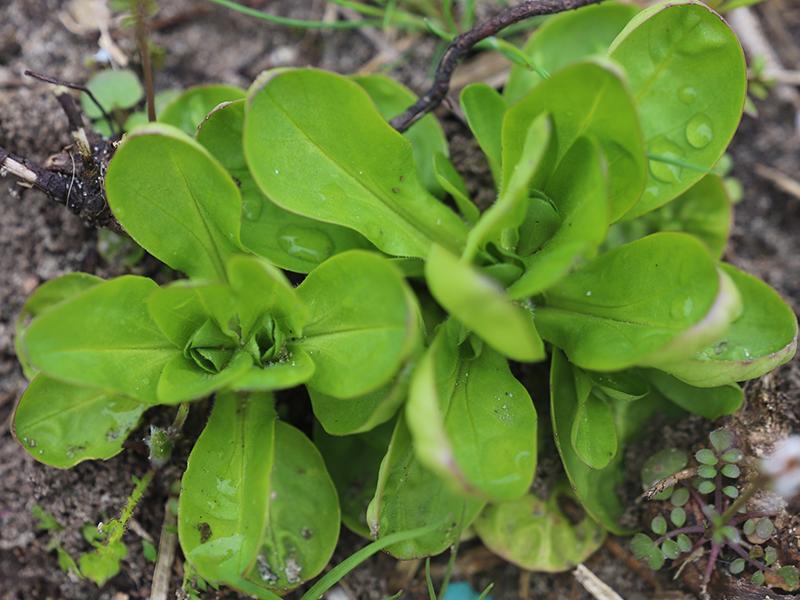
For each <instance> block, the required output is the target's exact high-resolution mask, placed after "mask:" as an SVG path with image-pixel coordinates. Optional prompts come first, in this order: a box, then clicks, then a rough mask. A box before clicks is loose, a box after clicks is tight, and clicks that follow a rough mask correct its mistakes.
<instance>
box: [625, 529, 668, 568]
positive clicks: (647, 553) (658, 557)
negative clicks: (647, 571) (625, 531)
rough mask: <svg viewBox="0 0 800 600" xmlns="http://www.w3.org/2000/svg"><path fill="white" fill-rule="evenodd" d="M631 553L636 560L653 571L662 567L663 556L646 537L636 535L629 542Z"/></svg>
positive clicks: (639, 534) (641, 534)
mask: <svg viewBox="0 0 800 600" xmlns="http://www.w3.org/2000/svg"><path fill="white" fill-rule="evenodd" d="M631 552H632V553H633V555H634V556H635V557H636V559H637V560H639V561H641V562H643V563H644V564H646V565H647V566H649V567H650V568H651V569H653V570H654V571H657V570H658V569H660V568H661V567H662V566H663V565H664V555H663V554H662V553H661V550H660V549H659V548H658V547H657V546H656V545H655V544H654V543H653V540H651V539H650V538H649V537H648V536H647V535H645V534H643V533H637V534H636V535H635V536H633V539H632V540H631Z"/></svg>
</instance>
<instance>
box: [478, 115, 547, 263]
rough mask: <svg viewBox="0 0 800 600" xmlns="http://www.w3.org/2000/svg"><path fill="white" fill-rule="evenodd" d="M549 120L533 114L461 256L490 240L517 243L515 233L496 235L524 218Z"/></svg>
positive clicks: (503, 244)
mask: <svg viewBox="0 0 800 600" xmlns="http://www.w3.org/2000/svg"><path fill="white" fill-rule="evenodd" d="M550 128H551V125H550V122H549V121H548V118H547V115H546V114H541V115H539V116H538V117H536V118H535V119H534V120H533V121H532V122H531V123H530V126H529V127H528V131H527V133H526V135H525V141H524V145H523V147H522V152H521V154H520V155H519V156H518V157H517V159H518V161H517V163H516V164H515V165H514V168H513V169H511V170H510V171H509V176H508V177H507V178H506V179H504V180H503V182H502V183H503V185H502V188H501V190H500V196H499V197H498V199H497V202H495V203H494V205H492V207H491V208H489V209H488V210H487V211H486V212H485V213H484V214H483V215H482V216H481V218H480V220H479V221H478V223H477V225H476V226H475V228H474V229H473V230H472V231H470V233H469V236H468V237H467V247H466V249H465V250H464V258H465V259H466V260H468V261H472V260H474V258H475V255H476V254H477V252H478V249H480V248H483V247H484V246H486V244H487V243H488V242H490V241H495V242H497V243H498V246H499V247H500V248H503V249H504V250H508V251H513V250H514V249H515V247H516V245H517V236H516V234H515V232H514V233H513V234H512V235H513V237H511V238H510V239H508V234H506V235H500V234H501V232H503V233H506V232H504V231H503V230H507V229H511V230H513V229H516V228H517V227H519V226H520V224H521V223H522V221H523V219H524V218H525V212H526V204H527V200H528V196H529V195H530V192H529V186H530V182H531V178H532V177H533V176H534V174H535V173H536V171H537V169H538V168H539V166H540V164H541V162H542V159H543V157H544V152H545V150H546V149H547V144H548V142H549V141H550Z"/></svg>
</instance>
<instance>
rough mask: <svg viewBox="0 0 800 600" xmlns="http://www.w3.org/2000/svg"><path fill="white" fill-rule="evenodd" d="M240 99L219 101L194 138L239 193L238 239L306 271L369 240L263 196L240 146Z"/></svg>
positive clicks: (288, 266)
mask: <svg viewBox="0 0 800 600" xmlns="http://www.w3.org/2000/svg"><path fill="white" fill-rule="evenodd" d="M244 110H245V101H244V100H240V101H236V102H231V103H229V104H223V105H221V106H218V107H217V108H216V109H214V111H213V112H211V114H209V115H208V116H207V117H206V118H205V120H204V121H203V123H202V124H201V126H200V129H199V130H198V131H197V141H198V142H199V143H201V144H202V145H203V146H205V147H206V148H208V151H209V152H211V154H213V155H214V157H215V158H216V159H217V160H219V162H220V164H221V165H222V166H223V167H225V168H226V169H227V170H228V172H229V173H230V174H231V176H233V177H234V178H235V179H236V181H237V182H238V184H239V191H240V192H241V194H242V229H241V236H242V245H243V246H244V247H245V248H247V249H248V250H250V251H251V252H254V253H255V254H258V255H259V256H262V257H264V258H266V259H267V260H269V261H270V262H271V263H272V264H274V265H276V266H278V267H280V268H282V269H287V270H289V271H295V272H297V273H308V272H309V271H311V270H312V269H313V268H314V267H316V266H317V265H318V264H320V263H322V262H323V261H325V260H326V259H327V258H329V257H330V256H333V255H334V254H338V253H340V252H344V251H345V250H351V249H354V248H371V247H372V245H371V244H370V243H369V242H368V241H367V240H366V239H365V238H364V236H362V235H360V234H358V233H357V232H355V231H353V230H352V229H348V228H346V227H340V226H339V225H332V224H331V223H324V222H322V221H315V220H314V219H309V218H307V217H303V216H301V215H297V214H295V213H293V212H289V211H288V210H285V209H283V208H281V207H280V206H278V205H277V204H275V203H274V202H272V201H271V200H270V199H269V198H267V197H266V196H265V195H264V194H263V193H262V192H261V190H260V189H259V188H258V186H257V185H256V182H255V181H254V180H253V176H252V175H251V174H250V170H249V169H248V168H247V162H246V161H245V158H244V148H243V147H242V130H243V128H244Z"/></svg>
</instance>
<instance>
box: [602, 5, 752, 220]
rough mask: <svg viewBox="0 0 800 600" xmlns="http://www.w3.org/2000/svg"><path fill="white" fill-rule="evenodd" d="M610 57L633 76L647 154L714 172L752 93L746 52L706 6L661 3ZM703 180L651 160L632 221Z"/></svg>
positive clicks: (638, 19)
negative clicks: (748, 85) (748, 80)
mask: <svg viewBox="0 0 800 600" xmlns="http://www.w3.org/2000/svg"><path fill="white" fill-rule="evenodd" d="M608 54H609V57H611V58H613V59H614V60H616V61H618V62H619V63H620V64H622V66H623V67H624V68H625V71H626V72H627V74H628V79H629V81H630V87H631V91H632V92H633V96H634V98H635V101H636V106H637V108H638V112H639V117H640V119H641V124H642V131H643V134H644V139H645V144H646V147H647V151H648V152H649V153H650V154H651V155H656V156H660V157H665V158H667V159H670V160H675V161H682V162H685V163H689V164H692V165H695V166H697V167H700V169H711V168H712V167H713V166H714V164H715V163H716V162H717V160H718V159H719V157H720V156H722V153H723V152H724V151H725V149H726V148H727V146H728V143H729V142H730V140H731V137H733V134H734V132H735V131H736V128H737V126H738V125H739V119H740V117H741V115H742V107H743V105H744V98H745V90H746V87H747V76H746V70H745V62H744V55H743V54H742V48H741V46H740V45H739V42H738V40H737V39H736V35H735V34H734V33H733V32H732V31H731V30H730V28H729V27H728V25H727V24H726V23H725V21H723V20H722V19H721V18H720V16H719V15H718V14H716V13H715V12H714V11H712V10H711V9H709V8H707V7H706V6H704V5H703V4H700V3H673V2H662V3H660V4H657V5H656V6H653V7H651V8H649V9H647V10H645V11H642V12H641V13H639V14H638V15H636V16H635V17H634V18H633V19H632V20H631V22H630V23H629V24H628V25H627V27H625V29H624V30H623V31H622V33H620V34H619V36H618V37H617V39H616V40H615V41H614V43H613V44H612V45H611V48H610V49H609V51H608ZM702 176H703V173H702V171H701V170H695V169H688V168H685V167H681V166H678V165H677V164H674V163H672V164H671V163H667V162H662V161H658V160H655V159H654V158H652V156H651V159H650V170H649V173H648V181H647V186H646V188H645V192H644V195H643V196H642V199H641V200H640V201H639V203H638V204H637V205H636V206H635V207H634V208H633V209H632V210H631V211H630V212H629V213H628V214H627V215H626V218H632V217H635V216H638V215H641V214H643V213H645V212H647V211H649V210H652V209H654V208H657V207H658V206H661V205H663V204H665V203H666V202H669V201H670V200H672V199H673V198H675V197H676V196H678V195H679V194H681V193H682V192H684V191H685V190H687V189H688V188H689V187H690V186H692V185H693V184H694V183H695V182H696V181H698V180H699V179H700V178H701V177H702Z"/></svg>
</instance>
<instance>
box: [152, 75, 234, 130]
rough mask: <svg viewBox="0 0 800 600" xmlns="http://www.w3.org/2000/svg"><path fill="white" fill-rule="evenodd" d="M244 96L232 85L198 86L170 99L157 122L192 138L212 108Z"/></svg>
mask: <svg viewBox="0 0 800 600" xmlns="http://www.w3.org/2000/svg"><path fill="white" fill-rule="evenodd" d="M246 95H247V94H246V92H245V91H244V90H243V89H241V88H238V87H235V86H232V85H225V84H221V83H217V84H211V85H198V86H195V87H193V88H190V89H188V90H186V91H185V92H183V93H182V94H180V95H179V96H177V97H176V98H174V99H172V100H171V101H170V102H169V103H168V104H167V105H166V106H165V107H164V108H163V109H162V111H161V114H159V115H158V120H159V122H161V123H166V124H168V125H172V126H173V127H177V128H178V129H180V130H181V131H183V132H184V133H185V134H187V135H191V136H194V135H195V132H197V128H198V127H199V126H200V124H201V123H202V122H203V119H205V118H206V115H207V114H208V113H210V112H211V111H212V110H214V107H216V106H217V105H219V104H222V103H223V102H233V101H236V100H241V99H242V98H244V97H245V96H246Z"/></svg>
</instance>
